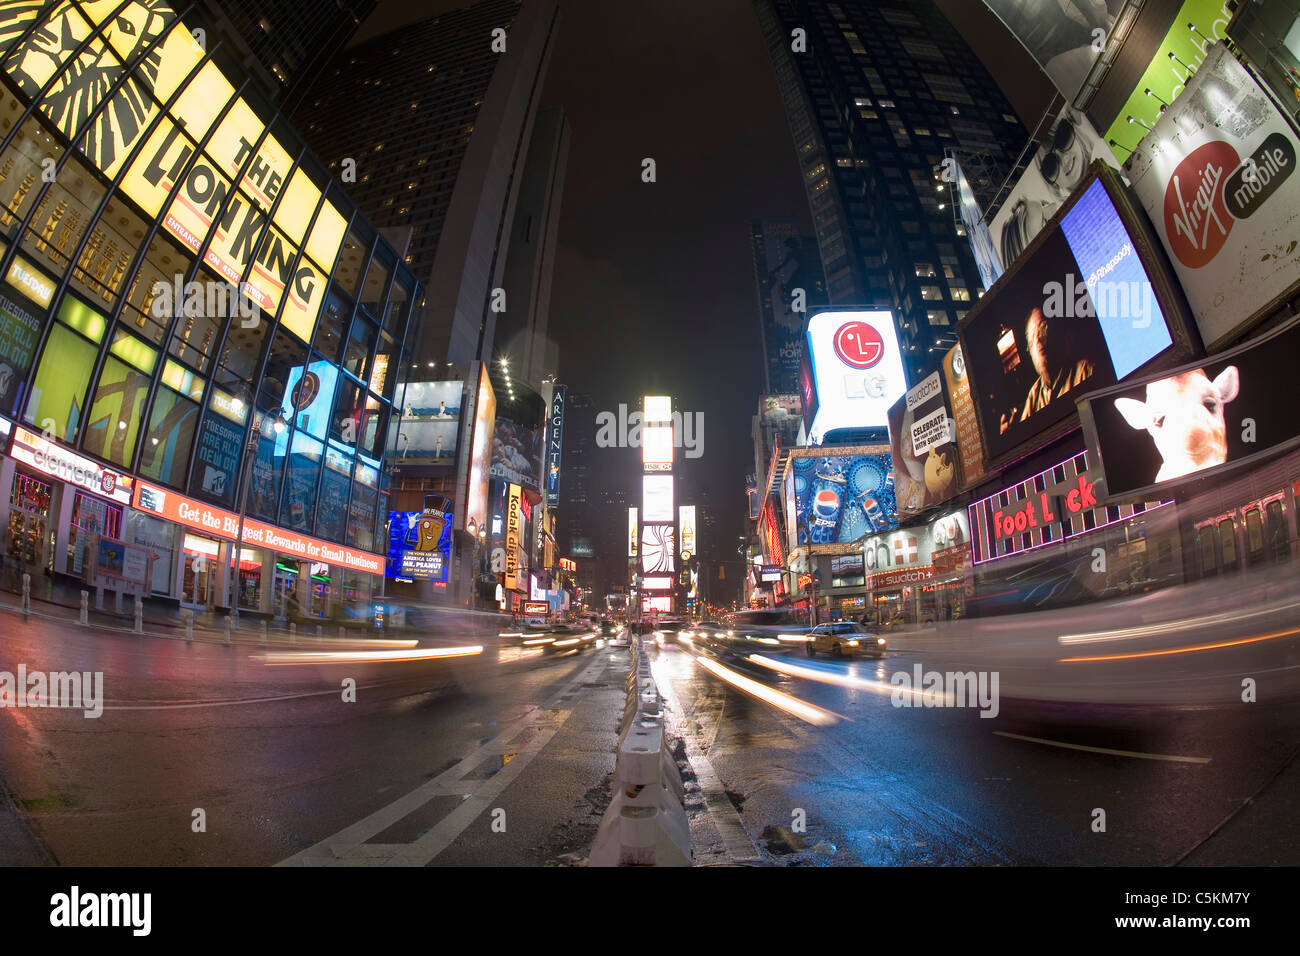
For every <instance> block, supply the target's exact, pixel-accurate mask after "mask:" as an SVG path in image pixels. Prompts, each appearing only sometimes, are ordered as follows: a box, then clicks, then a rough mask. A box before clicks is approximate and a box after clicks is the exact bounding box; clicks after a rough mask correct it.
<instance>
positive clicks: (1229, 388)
mask: <svg viewBox="0 0 1300 956" xmlns="http://www.w3.org/2000/svg"><path fill="white" fill-rule="evenodd" d="M1296 355H1300V320H1293V321H1291V322H1290V323H1288V324H1287V325H1286V326H1284V327H1282V328H1280V329H1277V330H1275V331H1273V332H1270V333H1269V334H1268V335H1265V336H1263V337H1261V338H1258V339H1255V340H1252V341H1251V342H1248V343H1246V344H1245V345H1242V346H1240V347H1239V348H1235V349H1232V350H1231V351H1229V352H1224V353H1221V354H1219V355H1215V356H1214V357H1213V358H1209V359H1202V360H1200V361H1199V362H1197V363H1194V364H1191V365H1185V366H1182V367H1181V368H1178V369H1173V370H1172V371H1167V372H1162V373H1160V374H1158V375H1151V376H1146V377H1144V378H1143V379H1141V380H1137V381H1134V382H1130V383H1126V384H1124V385H1121V386H1116V387H1115V388H1111V389H1107V390H1105V391H1102V392H1095V393H1092V394H1091V395H1089V396H1088V399H1087V400H1086V401H1085V402H1083V403H1081V407H1080V415H1081V418H1082V420H1083V425H1084V434H1085V435H1086V436H1087V438H1088V446H1089V448H1091V449H1095V450H1096V451H1097V452H1098V458H1099V460H1100V465H1101V472H1102V475H1103V476H1104V478H1105V481H1104V488H1105V493H1106V496H1105V500H1107V501H1112V500H1122V499H1124V498H1128V499H1130V500H1131V499H1132V498H1134V497H1137V496H1141V495H1146V494H1157V493H1161V494H1165V493H1168V489H1169V488H1171V487H1174V486H1176V485H1178V484H1182V483H1186V482H1187V481H1189V480H1192V479H1198V478H1207V477H1210V476H1212V475H1217V474H1220V473H1223V472H1228V471H1234V470H1239V469H1241V468H1242V467H1243V466H1245V465H1247V464H1249V463H1250V462H1252V461H1258V460H1261V459H1263V458H1265V457H1267V456H1269V455H1275V454H1278V453H1279V452H1281V451H1283V450H1285V449H1287V448H1290V447H1293V446H1295V445H1296V444H1300V427H1297V424H1296V417H1295V407H1294V406H1295V402H1294V399H1293V396H1292V395H1291V393H1290V391H1289V390H1288V389H1286V388H1284V387H1281V386H1282V384H1283V383H1285V382H1287V381H1290V376H1291V375H1293V374H1294V371H1293V369H1292V366H1294V365H1295V357H1296Z"/></svg>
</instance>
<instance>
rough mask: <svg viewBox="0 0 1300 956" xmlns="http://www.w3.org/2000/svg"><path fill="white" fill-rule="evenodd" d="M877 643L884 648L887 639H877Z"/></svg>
mask: <svg viewBox="0 0 1300 956" xmlns="http://www.w3.org/2000/svg"><path fill="white" fill-rule="evenodd" d="M876 643H877V644H879V645H880V646H881V647H884V646H885V639H884V638H883V637H878V638H876Z"/></svg>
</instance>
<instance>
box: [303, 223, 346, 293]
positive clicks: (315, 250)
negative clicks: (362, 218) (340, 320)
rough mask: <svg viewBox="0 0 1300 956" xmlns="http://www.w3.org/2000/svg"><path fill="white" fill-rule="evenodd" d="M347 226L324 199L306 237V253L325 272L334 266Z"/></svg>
mask: <svg viewBox="0 0 1300 956" xmlns="http://www.w3.org/2000/svg"><path fill="white" fill-rule="evenodd" d="M347 228H348V223H347V219H346V218H345V217H344V216H343V215H342V213H340V212H339V210H338V208H337V207H336V206H335V205H334V204H333V203H332V202H330V201H329V200H326V202H325V204H324V205H323V206H321V209H320V212H319V213H317V214H316V222H315V224H314V225H313V226H312V227H311V236H309V237H308V239H307V255H309V256H311V258H312V260H313V261H314V262H316V264H317V265H319V266H320V267H321V268H322V269H324V270H325V271H326V272H329V271H330V270H331V269H333V268H334V259H335V258H336V257H337V256H338V254H339V246H341V245H342V244H343V235H344V233H345V232H346V231H347ZM354 294H355V290H354Z"/></svg>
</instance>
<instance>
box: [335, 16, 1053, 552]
mask: <svg viewBox="0 0 1300 956" xmlns="http://www.w3.org/2000/svg"><path fill="white" fill-rule="evenodd" d="M850 2H851V0H850ZM460 5H462V4H461V3H457V2H448V0H439V2H435V3H432V4H428V5H425V4H421V5H420V7H421V9H420V11H419V13H418V16H428V15H431V14H434V13H437V12H439V11H440V10H443V9H448V8H452V7H456V6H460ZM939 5H940V6H941V7H942V8H945V9H949V8H951V9H952V10H953V11H954V12H953V19H954V21H955V22H956V23H957V25H958V27H959V29H961V30H962V31H963V32H964V33H967V35H968V36H969V37H970V38H971V39H972V41H973V42H974V44H975V45H976V49H977V51H978V52H979V53H980V54H981V57H982V59H983V60H984V61H985V63H986V64H987V65H988V66H989V67H990V68H991V69H992V70H993V71H994V76H995V78H996V79H998V80H999V81H1000V82H1003V83H1004V85H1005V86H1006V88H1007V89H1008V91H1009V95H1010V98H1011V100H1012V102H1013V104H1014V105H1015V107H1016V109H1017V111H1018V112H1019V113H1020V115H1021V116H1022V118H1028V117H1030V116H1033V117H1034V118H1036V117H1037V115H1040V114H1041V111H1042V108H1043V107H1044V106H1045V105H1046V103H1045V102H1042V103H1041V105H1039V104H1040V102H1041V101H1043V100H1044V96H1043V94H1044V92H1045V84H1043V83H1024V82H1016V79H1017V77H1019V78H1020V79H1021V80H1023V78H1024V75H1025V74H1024V69H1025V65H1026V59H1025V56H1024V54H1023V51H1021V50H1019V48H1016V49H1015V50H1010V51H1009V50H1006V49H1005V48H1004V46H1003V45H1002V44H1000V43H998V44H995V45H993V46H992V47H990V48H988V49H981V48H980V42H981V41H982V40H986V39H987V38H988V37H989V36H991V35H992V34H991V33H990V29H997V23H996V21H995V20H994V19H993V17H992V15H991V14H989V13H988V12H987V10H986V9H985V8H984V7H983V5H982V4H979V3H975V2H973V0H939ZM560 6H561V11H562V12H561V21H560V28H559V33H558V40H557V46H556V49H555V51H554V55H553V56H552V59H551V64H550V72H549V75H548V78H547V82H546V85H545V87H544V90H543V96H542V101H541V105H542V106H543V107H547V106H559V107H562V108H563V109H564V111H565V113H566V114H567V116H568V120H569V124H570V129H571V134H572V139H571V144H570V151H569V158H568V170H567V175H566V179H565V185H564V195H563V201H562V207H561V220H560V229H559V248H558V250H557V254H556V261H555V275H554V286H553V290H552V298H551V313H550V328H549V330H548V331H549V335H550V337H551V338H553V339H555V340H556V341H557V342H558V343H559V346H560V368H559V380H560V381H561V382H562V383H564V384H566V385H568V386H569V389H570V391H571V392H575V393H584V392H585V393H589V394H590V395H591V397H592V401H593V404H594V405H595V407H596V409H597V410H602V409H609V410H611V411H616V410H617V408H618V405H619V403H620V402H626V403H627V404H628V405H629V406H631V407H636V406H637V405H638V403H639V400H640V396H642V395H644V394H646V393H672V394H674V395H676V396H678V398H679V407H680V408H682V409H683V410H685V411H690V412H697V411H698V412H702V413H703V414H704V445H703V449H704V455H703V457H702V458H699V459H697V460H695V461H691V462H685V463H683V464H681V465H679V468H678V471H679V474H681V473H683V472H689V473H690V474H689V476H690V477H692V478H693V479H694V480H695V482H696V483H697V484H698V485H699V486H700V487H702V488H704V489H707V493H708V495H709V498H710V500H711V503H712V505H713V507H714V510H715V513H716V515H717V519H718V525H717V533H718V535H719V536H720V537H721V538H722V539H723V540H724V541H734V540H735V538H736V536H737V535H740V534H742V533H743V532H744V530H745V528H744V504H745V502H744V476H745V475H746V474H747V473H748V472H751V471H752V470H753V444H752V441H751V438H750V431H749V428H750V417H751V416H752V415H753V414H754V411H755V409H756V406H757V402H758V397H759V394H760V392H761V389H762V357H761V343H760V338H759V319H758V301H757V291H756V287H755V279H754V271H753V261H752V256H751V252H750V240H749V228H750V222H751V221H752V220H754V219H759V218H764V217H792V218H794V219H796V220H797V221H798V222H800V223H801V224H802V225H803V227H804V230H805V231H806V232H809V233H810V232H811V231H812V228H811V218H810V214H809V210H808V202H807V198H806V196H805V194H804V192H803V189H802V187H801V184H800V179H799V170H798V166H797V164H796V162H795V153H794V145H793V141H792V139H791V135H790V130H789V126H788V124H787V122H786V118H785V111H784V109H783V107H782V104H781V100H780V97H779V95H778V92H777V88H776V81H775V77H774V73H773V69H772V66H771V62H770V60H769V58H768V55H767V51H766V49H765V47H764V45H763V42H762V37H761V34H760V32H759V28H758V22H757V19H756V16H755V14H754V10H753V6H752V4H751V2H750V0H709V2H707V3H700V2H699V0H644V2H643V0H618V2H610V0H561V2H560ZM416 18H417V14H416V13H415V11H414V10H412V8H411V7H409V6H408V5H407V4H405V3H398V2H396V0H390V2H386V3H384V4H383V5H382V6H381V8H380V10H379V11H378V12H377V13H376V14H375V15H374V16H373V17H372V18H371V19H370V21H369V22H367V24H366V25H365V27H364V28H363V29H362V31H361V32H360V33H359V34H358V37H357V38H356V39H357V41H360V40H363V39H365V38H366V37H367V36H370V35H373V34H374V33H377V32H381V31H382V30H383V29H387V28H390V27H391V26H393V25H396V24H397V23H400V22H403V21H408V20H412V19H416ZM1008 54H1009V55H1008ZM1029 66H1030V69H1032V64H1030V65H1029ZM1035 111H1037V112H1035ZM1030 122H1032V120H1031V121H1030ZM646 157H651V158H653V159H654V160H655V162H656V164H657V174H658V181H657V182H655V183H644V182H642V180H641V162H642V160H643V159H644V158H646ZM593 444H594V443H593ZM592 454H593V456H594V459H593V460H592V461H590V462H589V465H590V468H591V476H592V487H591V488H590V490H589V493H590V496H591V499H592V500H599V496H600V491H601V487H602V485H603V484H604V485H609V484H617V485H622V486H627V485H628V484H629V482H631V481H634V480H635V473H636V469H635V464H636V461H637V458H636V456H635V452H631V451H627V450H617V449H607V450H600V449H595V448H594V447H593V451H592ZM629 490H630V491H631V490H633V489H631V488H629ZM687 503H689V502H687ZM562 544H563V543H562Z"/></svg>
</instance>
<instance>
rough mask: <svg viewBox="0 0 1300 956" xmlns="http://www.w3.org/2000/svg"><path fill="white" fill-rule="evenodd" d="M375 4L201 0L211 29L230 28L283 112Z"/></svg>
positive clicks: (371, 0) (367, 0) (370, 0)
mask: <svg viewBox="0 0 1300 956" xmlns="http://www.w3.org/2000/svg"><path fill="white" fill-rule="evenodd" d="M377 5H378V2H377V0H323V2H322V0H203V6H204V7H205V9H206V10H207V11H208V13H209V15H210V16H211V17H212V19H213V21H214V22H215V23H216V25H217V29H218V30H220V31H223V32H229V31H230V30H231V29H232V28H233V30H234V32H235V34H237V35H238V38H239V41H240V42H242V44H243V45H245V46H247V47H248V51H249V53H250V54H251V56H247V57H245V58H244V63H243V65H244V66H245V67H247V68H248V69H249V71H250V72H253V73H255V74H257V76H258V77H259V79H261V80H262V83H263V86H265V87H266V89H267V90H269V91H270V92H271V94H272V95H273V96H274V97H275V99H276V102H277V104H278V105H279V107H280V110H281V112H283V113H286V114H288V113H292V112H293V111H294V110H295V109H296V108H297V106H298V104H299V103H300V102H301V101H302V98H303V96H304V95H305V94H306V93H307V91H308V89H309V88H310V87H311V85H312V84H313V83H314V82H315V80H316V78H317V77H318V76H319V75H320V73H321V71H322V70H324V69H325V68H326V67H327V66H328V65H329V64H330V63H331V62H332V61H333V60H334V58H335V57H336V56H338V54H339V53H341V52H342V50H343V48H344V46H346V45H347V42H348V41H349V40H350V39H351V38H352V35H353V34H354V33H356V31H357V27H359V26H360V25H361V21H363V20H364V19H365V18H366V17H367V16H368V15H369V14H370V12H371V11H372V10H374V9H375V7H376V6H377Z"/></svg>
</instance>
